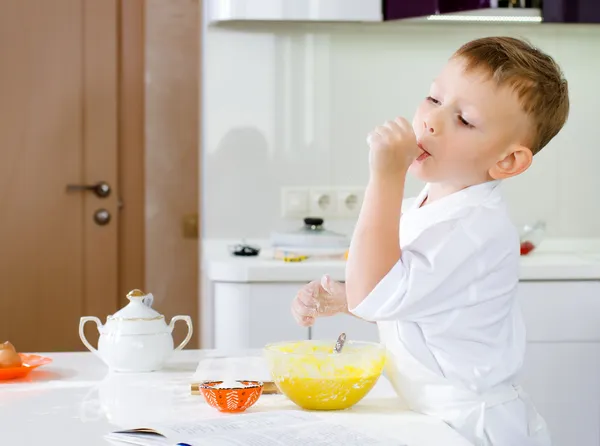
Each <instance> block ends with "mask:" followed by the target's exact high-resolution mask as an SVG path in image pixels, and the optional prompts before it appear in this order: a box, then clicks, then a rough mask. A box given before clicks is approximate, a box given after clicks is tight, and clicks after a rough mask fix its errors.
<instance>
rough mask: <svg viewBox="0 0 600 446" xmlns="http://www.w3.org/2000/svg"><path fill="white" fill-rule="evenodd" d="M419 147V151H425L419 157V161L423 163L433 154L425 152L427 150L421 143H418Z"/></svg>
mask: <svg viewBox="0 0 600 446" xmlns="http://www.w3.org/2000/svg"><path fill="white" fill-rule="evenodd" d="M417 146H418V147H419V149H421V150H422V151H423V153H421V154H420V155H419V156H418V158H417V161H423V160H425V159H427V158H429V157H430V156H431V153H429V152H428V151H427V150H425V148H424V147H423V144H422V143H421V142H420V141H418V142H417Z"/></svg>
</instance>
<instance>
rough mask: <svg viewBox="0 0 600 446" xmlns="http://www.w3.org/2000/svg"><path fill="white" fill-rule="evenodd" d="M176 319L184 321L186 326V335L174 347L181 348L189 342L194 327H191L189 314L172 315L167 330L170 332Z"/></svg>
mask: <svg viewBox="0 0 600 446" xmlns="http://www.w3.org/2000/svg"><path fill="white" fill-rule="evenodd" d="M177 321H185V323H186V324H187V326H188V333H187V336H186V337H185V339H184V340H183V342H182V343H181V344H179V345H178V346H177V347H176V348H175V350H181V349H182V348H183V347H185V346H186V345H187V343H188V342H190V339H192V333H193V332H194V329H193V328H192V318H191V317H189V316H173V319H171V322H170V323H169V330H171V332H173V328H175V322H177Z"/></svg>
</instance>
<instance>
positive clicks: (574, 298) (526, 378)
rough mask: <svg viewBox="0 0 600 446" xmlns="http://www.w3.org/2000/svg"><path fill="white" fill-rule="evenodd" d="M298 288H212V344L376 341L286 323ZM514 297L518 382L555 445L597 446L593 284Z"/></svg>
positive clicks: (346, 326)
mask: <svg viewBox="0 0 600 446" xmlns="http://www.w3.org/2000/svg"><path fill="white" fill-rule="evenodd" d="M304 283H305V282H285V283H276V282H258V283H252V282H245V283H244V282H238V283H233V282H232V283H227V282H216V283H213V284H212V291H211V292H212V299H211V300H212V305H213V308H214V313H212V314H213V316H214V319H213V321H214V325H213V327H214V345H212V346H205V347H215V348H218V349H223V350H229V351H232V350H233V351H235V350H242V349H247V348H262V347H263V346H264V345H265V344H266V343H268V342H277V341H286V340H301V339H319V340H335V339H336V338H337V336H338V335H339V333H341V332H342V331H343V332H346V333H347V335H348V338H349V339H358V340H366V341H377V340H378V333H377V326H376V325H375V324H372V323H369V322H366V321H362V320H360V319H357V318H355V317H352V316H349V315H338V316H333V317H327V318H321V319H318V320H317V321H316V323H315V325H314V326H313V327H311V328H310V329H308V328H304V327H300V326H298V325H297V324H296V322H295V321H294V319H293V317H292V315H291V311H290V304H291V301H292V299H293V297H294V295H295V294H296V292H297V291H298V289H299V288H300V287H301V286H302V285H304ZM518 299H519V302H520V304H521V307H522V310H523V317H524V319H525V324H526V326H527V342H528V345H527V353H526V357H525V362H524V368H523V371H522V376H521V382H522V383H523V385H524V388H525V390H526V392H527V393H529V395H530V396H531V397H532V399H533V401H534V402H535V404H536V406H537V408H538V410H539V411H540V413H541V414H542V415H543V416H544V418H545V419H546V421H547V423H548V426H549V428H550V430H551V432H552V436H553V445H555V446H572V445H577V446H598V445H599V444H600V281H597V280H564V281H522V282H521V283H520V286H519V291H518Z"/></svg>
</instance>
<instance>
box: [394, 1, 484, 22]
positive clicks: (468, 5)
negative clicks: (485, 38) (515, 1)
mask: <svg viewBox="0 0 600 446" xmlns="http://www.w3.org/2000/svg"><path fill="white" fill-rule="evenodd" d="M489 7H490V2H489V0H420V1H412V2H410V1H406V0H387V1H385V2H383V17H384V19H385V20H398V19H406V18H411V17H423V16H428V15H433V14H444V13H448V12H459V11H468V10H473V9H481V8H489Z"/></svg>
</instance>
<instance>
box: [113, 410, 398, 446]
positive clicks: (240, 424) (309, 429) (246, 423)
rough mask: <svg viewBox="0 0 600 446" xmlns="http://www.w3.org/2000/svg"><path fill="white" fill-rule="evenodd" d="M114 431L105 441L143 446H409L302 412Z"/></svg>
mask: <svg viewBox="0 0 600 446" xmlns="http://www.w3.org/2000/svg"><path fill="white" fill-rule="evenodd" d="M152 431H153V433H150V434H148V433H147V432H148V429H144V430H137V432H136V430H132V431H121V432H113V433H112V434H109V435H107V436H106V437H105V438H107V439H109V440H114V441H121V442H123V443H129V444H135V445H140V446H151V445H159V444H165V443H166V441H165V440H167V441H169V442H175V441H177V442H185V444H189V445H192V446H205V445H206V446H239V445H250V444H251V445H254V446H306V445H311V446H334V445H341V444H343V445H345V446H365V445H370V446H406V444H405V443H404V442H401V441H399V440H395V439H392V438H390V437H383V436H380V435H378V434H373V433H369V432H366V431H362V430H359V429H357V428H354V427H350V426H349V425H343V424H338V423H332V422H328V421H326V420H325V419H323V418H322V417H319V416H317V415H315V414H312V413H307V412H302V411H281V412H263V413H255V414H243V415H239V416H236V417H226V418H217V419H212V420H203V421H197V422H195V423H178V424H170V425H162V426H156V427H155V428H153V429H152Z"/></svg>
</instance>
